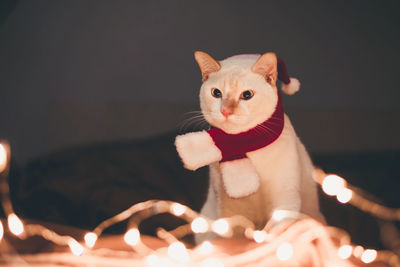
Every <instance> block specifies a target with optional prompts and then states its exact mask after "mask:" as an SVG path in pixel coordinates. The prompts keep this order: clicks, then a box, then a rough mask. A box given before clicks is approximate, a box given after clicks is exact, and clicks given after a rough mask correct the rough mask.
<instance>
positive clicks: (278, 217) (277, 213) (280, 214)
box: [272, 210, 289, 222]
mask: <svg viewBox="0 0 400 267" xmlns="http://www.w3.org/2000/svg"><path fill="white" fill-rule="evenodd" d="M288 215H289V212H288V211H287V210H274V212H273V213H272V218H273V219H274V220H275V221H278V222H279V221H282V220H283V219H285V218H286V217H287V216H288Z"/></svg>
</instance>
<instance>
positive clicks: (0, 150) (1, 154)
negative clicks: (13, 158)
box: [0, 144, 7, 173]
mask: <svg viewBox="0 0 400 267" xmlns="http://www.w3.org/2000/svg"><path fill="white" fill-rule="evenodd" d="M6 166H7V150H6V148H5V147H4V145H3V144H0V173H1V172H3V171H4V170H5V169H6Z"/></svg>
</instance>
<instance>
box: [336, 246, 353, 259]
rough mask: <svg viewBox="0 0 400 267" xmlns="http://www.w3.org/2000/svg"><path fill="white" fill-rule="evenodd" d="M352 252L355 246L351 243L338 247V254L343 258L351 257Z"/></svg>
mask: <svg viewBox="0 0 400 267" xmlns="http://www.w3.org/2000/svg"><path fill="white" fill-rule="evenodd" d="M352 253H353V247H352V246H350V245H343V246H341V247H340V248H339V249H338V256H339V258H341V259H343V260H345V259H348V258H350V256H351V254H352Z"/></svg>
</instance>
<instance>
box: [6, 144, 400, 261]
mask: <svg viewBox="0 0 400 267" xmlns="http://www.w3.org/2000/svg"><path fill="white" fill-rule="evenodd" d="M0 144H1V146H0V167H1V169H0V175H1V181H0V183H1V184H0V186H1V189H0V190H1V193H2V205H3V207H4V210H5V212H6V215H15V213H14V212H13V210H12V204H11V201H10V199H9V186H8V172H9V158H10V153H9V146H8V144H7V143H4V142H3V143H0ZM2 151H3V152H2ZM4 151H6V157H4V156H1V153H3V155H4ZM2 158H3V161H2V162H1V160H2ZM4 158H6V162H5V163H4ZM4 166H5V167H4ZM316 171H317V172H319V176H318V175H317V176H316V177H317V178H318V177H319V178H321V177H322V179H316V180H317V182H319V184H320V185H321V186H322V184H323V179H324V178H326V177H327V175H326V174H325V173H324V172H323V171H322V170H316ZM332 176H333V177H335V176H334V175H331V177H332ZM337 177H339V176H337ZM330 179H332V181H333V182H332V183H333V185H334V189H333V190H331V191H329V190H330V189H327V190H328V193H329V195H334V196H336V197H337V199H338V201H339V202H341V203H350V204H352V205H354V206H356V207H359V208H360V209H361V210H363V211H366V212H370V213H371V214H373V215H376V216H377V217H380V218H385V219H387V218H390V219H391V220H398V219H399V217H400V209H390V208H387V207H384V206H382V205H379V204H377V203H375V202H372V201H370V200H368V199H366V198H364V197H362V196H361V195H360V194H359V193H358V192H360V191H359V190H358V189H357V190H355V188H354V187H352V186H351V185H348V184H347V182H346V181H345V180H344V179H343V178H341V177H339V178H330ZM327 181H328V180H327ZM327 183H328V182H327ZM328 184H329V183H328ZM325 187H326V186H325ZM327 187H330V186H329V185H328V186H327ZM371 204H372V205H371ZM371 206H373V207H372V208H371ZM150 209H151V210H150ZM143 210H150V211H151V212H150V213H149V214H148V215H147V216H146V217H148V216H152V215H155V214H158V213H166V212H168V213H171V214H173V215H175V216H182V217H183V218H184V219H186V220H187V221H188V222H192V223H193V222H194V221H196V219H198V218H201V217H200V215H199V214H198V213H197V212H195V211H193V210H191V209H190V208H188V207H186V206H184V205H182V204H179V203H176V202H172V201H156V200H149V201H146V202H142V203H137V204H135V205H132V206H131V208H129V209H127V210H125V211H123V212H122V213H120V214H117V215H116V216H114V217H112V218H110V219H107V220H105V221H103V222H102V223H101V224H100V225H99V226H98V227H96V228H95V230H94V231H93V232H89V233H87V234H86V235H85V238H84V239H85V242H86V244H87V246H88V247H89V248H90V247H93V246H94V244H95V243H96V240H97V238H98V237H99V236H100V235H101V234H102V232H103V231H104V229H106V228H107V227H109V226H111V225H114V224H115V223H118V222H121V221H124V220H126V219H129V218H131V217H132V216H134V215H137V214H138V213H140V212H141V211H143ZM274 215H275V216H277V218H278V219H281V220H283V219H285V218H286V216H287V215H288V214H287V212H286V211H281V210H278V211H276V214H274ZM293 215H294V214H293ZM298 215H300V216H302V215H301V214H296V216H298ZM15 217H16V218H18V217H17V215H15ZM289 217H290V216H289ZM142 219H143V218H139V220H137V221H138V222H140V220H142ZM203 219H204V220H206V221H207V223H208V225H211V227H208V228H207V230H205V228H204V224H202V223H200V225H202V226H200V229H201V230H200V232H205V231H210V229H209V228H211V230H212V231H213V232H215V233H217V234H220V235H221V236H230V234H228V233H232V231H233V228H234V227H236V226H240V227H243V228H244V229H245V236H246V237H247V238H249V239H252V240H254V241H255V242H257V240H258V241H259V242H260V243H262V244H261V245H260V247H256V248H255V249H252V250H250V251H247V252H244V253H241V254H239V255H235V256H229V257H222V256H221V258H220V259H216V261H214V263H215V266H224V265H229V264H231V265H232V264H240V263H245V262H246V261H247V260H248V259H249V258H252V257H251V256H258V257H261V256H262V257H264V256H265V255H266V252H269V253H270V254H271V253H275V254H276V256H277V258H278V259H280V260H284V261H287V260H291V259H292V258H293V255H294V254H295V253H294V250H293V247H295V244H292V243H290V242H281V243H280V245H279V246H278V247H276V246H277V245H276V244H277V243H279V242H272V243H265V242H264V241H265V237H266V236H268V235H265V234H268V233H267V232H265V231H260V230H255V229H254V225H252V223H251V222H250V221H248V220H247V219H245V218H244V217H237V216H236V217H235V216H234V217H231V218H222V219H218V220H216V221H213V220H210V219H207V218H203ZM246 220H247V221H246ZM198 221H199V220H197V222H198ZM200 221H201V220H200ZM302 223H303V224H300V226H301V225H306V224H305V222H302ZM312 223H316V222H312ZM17 224H18V223H17ZM195 224H196V223H195ZM21 225H22V226H23V223H22V222H21ZM191 225H192V224H190V225H186V227H178V228H176V229H175V230H178V229H179V230H181V229H186V230H187V229H188V228H189V229H190V228H191ZM202 227H203V228H202ZM16 228H17V227H16ZM194 228H195V229H196V227H194ZM326 228H328V230H327V231H329V229H331V230H332V231H333V229H334V227H326ZM299 229H300V230H299ZM320 229H323V227H320ZM130 230H132V228H130ZM130 230H128V231H127V233H128V232H129V231H130ZM190 230H191V232H195V231H196V230H194V229H190ZM197 230H198V229H197ZM291 230H293V231H298V233H297V235H301V236H303V235H304V236H307V238H308V240H309V241H310V242H311V240H313V239H314V238H317V237H319V238H321V237H322V236H323V235H322V233H323V231H315V228H314V229H313V230H309V231H311V232H309V233H308V234H307V232H305V230H304V229H301V227H299V228H296V229H292V228H289V229H288V230H286V231H285V232H284V233H283V234H281V235H284V234H286V233H290V232H293V231H291ZM15 232H16V233H17V234H18V232H19V231H15ZM159 232H162V233H163V235H164V238H163V239H168V238H169V239H170V245H169V247H168V249H167V250H168V253H167V254H168V255H169V254H171V255H169V257H170V258H171V259H175V260H177V261H179V262H188V261H189V260H190V254H191V251H192V250H189V249H187V248H186V247H185V245H184V244H183V243H182V242H180V241H174V242H172V243H171V241H173V240H175V239H174V238H171V235H172V234H171V233H172V232H167V231H165V230H163V229H162V230H161V231H159ZM189 232H190V231H186V232H185V233H189ZM131 233H133V232H131ZM248 233H251V235H249V234H248ZM338 233H340V231H338ZM33 235H39V236H42V237H43V238H45V239H47V240H49V241H51V242H53V243H54V244H56V245H67V246H69V247H70V249H71V252H72V253H73V254H75V255H82V254H83V253H84V251H85V249H84V248H83V246H82V245H80V243H79V242H78V241H76V240H75V239H74V238H72V237H71V236H61V235H58V234H57V233H55V232H54V231H51V230H49V229H47V228H46V227H43V226H41V225H33V224H27V225H25V230H24V231H23V235H20V236H19V237H20V238H22V237H23V238H26V237H27V236H33ZM133 235H134V241H131V243H132V244H133V246H136V245H135V244H140V243H141V242H140V232H139V231H138V230H137V229H136V231H135V232H134V234H133ZM336 238H339V241H340V242H341V243H342V241H343V240H346V242H347V241H349V240H350V238H349V237H348V235H347V233H345V234H343V233H341V234H338V235H337V236H336ZM263 239H264V240H263ZM281 239H282V236H276V239H275V240H278V241H279V240H281ZM326 239H327V238H326V237H325V240H326ZM304 240H305V239H304ZM304 240H303V241H304ZM206 244H207V243H206ZM210 244H211V243H210ZM272 244H274V246H273V245H272ZM303 245H304V244H303ZM205 246H207V245H205ZM347 246H348V247H346V244H341V246H340V247H339V248H337V251H338V258H346V257H348V254H349V251H350V254H352V255H353V256H355V257H356V258H358V259H359V260H360V261H363V262H373V261H377V260H379V261H382V262H385V263H387V264H390V265H391V266H400V264H399V258H398V257H397V256H396V255H395V254H394V253H392V252H390V251H376V250H373V249H364V248H363V247H361V246H355V247H354V249H352V248H353V246H352V245H350V244H347ZM211 247H212V244H211ZM349 247H350V248H351V249H349ZM346 249H347V251H346ZM211 250H213V247H212V249H211ZM152 251H154V250H152ZM340 251H342V252H341V254H342V256H340V255H339V254H340ZM343 251H344V252H343ZM154 252H156V251H154ZM152 255H153V256H152ZM278 255H279V256H278ZM147 259H148V260H149V262H152V261H153V262H154V261H158V262H159V263H160V262H161V263H168V264H171V263H173V262H171V259H168V258H165V257H158V256H157V255H156V254H151V255H150V256H149V257H148V258H147ZM156 259H158V260H156ZM210 259H212V258H210ZM199 262H203V263H205V262H207V261H205V260H204V259H202V261H199ZM209 263H211V261H210V262H209Z"/></svg>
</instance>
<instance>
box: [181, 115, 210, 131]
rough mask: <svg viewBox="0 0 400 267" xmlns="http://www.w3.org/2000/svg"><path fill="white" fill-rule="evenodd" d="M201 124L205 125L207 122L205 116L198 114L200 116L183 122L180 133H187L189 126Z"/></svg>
mask: <svg viewBox="0 0 400 267" xmlns="http://www.w3.org/2000/svg"><path fill="white" fill-rule="evenodd" d="M199 122H200V123H204V122H205V119H204V116H203V114H198V115H195V116H192V117H190V118H187V119H185V120H184V121H183V122H182V124H181V126H180V128H179V131H180V132H182V131H185V130H186V129H187V128H189V126H191V125H193V124H196V125H197V124H198V123H199Z"/></svg>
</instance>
